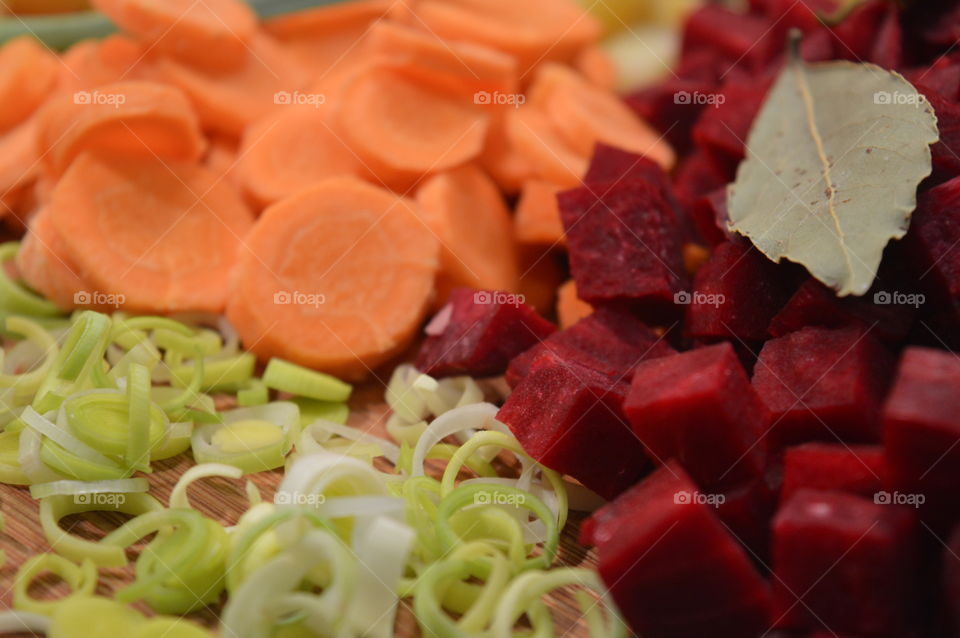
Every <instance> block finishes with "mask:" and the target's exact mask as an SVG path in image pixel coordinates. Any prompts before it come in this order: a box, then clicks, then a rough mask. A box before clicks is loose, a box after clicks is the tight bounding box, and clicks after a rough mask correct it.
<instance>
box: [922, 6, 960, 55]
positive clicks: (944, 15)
mask: <svg viewBox="0 0 960 638" xmlns="http://www.w3.org/2000/svg"><path fill="white" fill-rule="evenodd" d="M930 4H931V5H933V6H934V7H936V6H937V3H930ZM924 38H925V39H926V41H927V42H929V43H930V44H934V45H937V46H940V47H952V46H953V45H954V44H955V43H956V42H958V41H960V5H956V6H954V7H951V8H950V9H947V10H946V11H943V12H940V14H939V15H937V19H936V21H934V22H933V24H932V25H931V26H930V28H929V29H927V30H926V32H925V33H924Z"/></svg>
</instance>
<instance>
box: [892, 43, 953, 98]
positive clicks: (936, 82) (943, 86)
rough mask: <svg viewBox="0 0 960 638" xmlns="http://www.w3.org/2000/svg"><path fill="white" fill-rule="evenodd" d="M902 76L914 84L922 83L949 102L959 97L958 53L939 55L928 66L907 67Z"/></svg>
mask: <svg viewBox="0 0 960 638" xmlns="http://www.w3.org/2000/svg"><path fill="white" fill-rule="evenodd" d="M903 76H904V77H905V78H907V80H908V81H909V82H910V83H911V84H913V85H914V86H916V85H919V84H922V85H923V86H924V87H926V88H927V89H928V90H930V91H933V92H936V93H938V94H939V95H941V96H942V97H943V98H944V99H946V100H949V101H951V102H956V101H957V99H958V98H960V54H953V55H945V56H941V57H939V58H937V59H936V60H935V61H934V62H933V64H931V65H930V66H921V67H916V68H913V69H909V70H907V71H905V72H904V74H903Z"/></svg>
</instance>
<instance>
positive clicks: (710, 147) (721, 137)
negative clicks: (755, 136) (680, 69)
mask: <svg viewBox="0 0 960 638" xmlns="http://www.w3.org/2000/svg"><path fill="white" fill-rule="evenodd" d="M770 85H771V82H770V80H766V79H764V80H762V81H757V80H756V79H754V78H750V80H749V81H744V80H731V81H728V82H727V83H726V84H724V86H723V88H722V89H721V90H720V96H721V98H722V99H721V100H720V101H718V103H717V104H716V106H709V107H708V108H706V109H704V111H703V113H702V114H701V115H700V119H699V120H697V123H696V124H695V125H694V127H693V141H694V142H695V143H696V144H697V146H699V147H700V148H702V149H704V150H706V151H708V152H710V153H711V154H713V155H714V156H715V157H718V158H722V159H723V161H725V162H727V163H728V164H729V165H730V166H731V167H736V165H737V164H739V163H740V160H742V159H743V158H744V156H745V154H746V148H745V144H746V139H747V137H748V136H749V134H750V128H751V127H752V126H753V120H754V118H756V116H757V113H759V112H760V107H761V106H763V101H764V99H766V97H767V91H768V90H769V88H770Z"/></svg>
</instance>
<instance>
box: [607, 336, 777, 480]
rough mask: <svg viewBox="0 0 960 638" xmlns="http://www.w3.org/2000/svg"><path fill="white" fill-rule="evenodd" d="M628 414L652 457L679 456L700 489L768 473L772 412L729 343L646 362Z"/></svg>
mask: <svg viewBox="0 0 960 638" xmlns="http://www.w3.org/2000/svg"><path fill="white" fill-rule="evenodd" d="M624 412H626V414H627V418H629V419H630V423H632V424H633V431H634V432H636V434H637V436H638V437H639V438H640V440H641V441H643V443H644V445H646V446H647V448H648V449H649V450H650V456H651V457H652V458H654V459H655V460H656V461H658V462H661V463H662V462H665V461H667V460H669V459H676V460H677V461H678V462H679V463H680V464H681V465H682V466H683V467H684V468H685V469H686V470H687V472H689V473H690V475H691V476H693V477H694V479H696V481H697V483H698V484H699V485H702V486H706V487H719V486H730V485H734V484H736V483H738V482H740V481H744V480H749V479H752V478H755V477H757V476H759V475H760V474H762V473H763V470H764V468H765V463H766V447H765V445H764V442H763V440H762V437H763V434H764V432H765V431H766V428H767V423H768V422H767V418H766V411H765V410H764V408H763V404H762V403H761V402H760V399H759V398H758V397H757V396H756V393H755V392H754V391H753V388H752V387H751V386H750V380H749V379H748V378H747V375H746V373H745V372H744V371H743V366H741V364H740V360H739V359H738V358H737V355H736V353H735V352H734V350H733V348H732V347H731V346H730V344H729V343H721V344H717V345H715V346H710V347H707V348H700V349H697V350H690V351H689V352H684V353H681V354H675V355H671V356H668V357H660V358H658V359H652V360H648V361H644V362H643V363H641V364H640V365H639V366H637V369H636V371H635V372H634V375H633V383H632V384H631V386H630V393H629V394H628V395H627V400H626V403H625V404H624Z"/></svg>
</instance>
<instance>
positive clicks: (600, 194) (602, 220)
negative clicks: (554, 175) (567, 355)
mask: <svg viewBox="0 0 960 638" xmlns="http://www.w3.org/2000/svg"><path fill="white" fill-rule="evenodd" d="M557 198H558V202H559V206H560V216H561V218H562V220H563V225H564V228H565V230H566V236H567V249H568V251H569V255H570V271H571V273H572V274H573V278H574V280H575V281H576V283H577V293H578V295H579V296H580V298H581V299H583V300H584V301H587V302H590V303H594V304H596V303H602V302H607V301H629V302H631V303H633V304H635V305H636V307H637V308H638V309H639V310H640V311H642V312H644V316H645V317H648V318H651V319H661V318H663V317H664V316H668V317H669V316H671V315H673V314H675V312H676V308H675V307H673V296H674V294H675V293H677V292H679V291H680V290H682V289H683V286H684V284H685V281H686V275H685V271H684V268H683V263H682V255H681V232H680V229H679V225H678V223H677V217H676V215H675V213H674V211H673V210H671V208H670V205H669V203H668V202H666V201H665V200H664V199H663V197H662V196H661V195H660V192H659V188H658V187H657V186H656V185H654V184H649V183H647V182H641V181H639V180H629V181H621V182H619V183H610V184H596V185H592V186H591V187H586V186H585V187H581V188H576V189H573V190H569V191H564V192H562V193H560V194H559V195H558V196H557Z"/></svg>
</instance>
